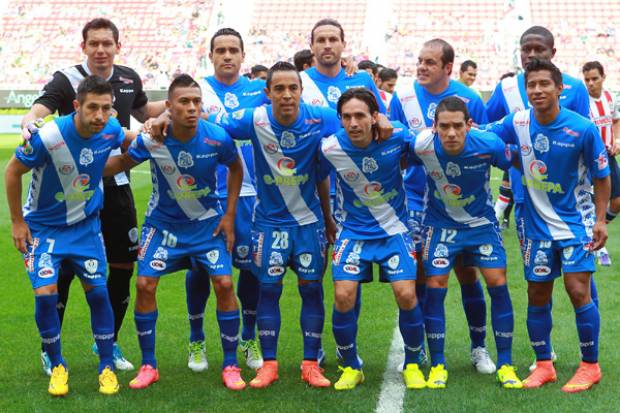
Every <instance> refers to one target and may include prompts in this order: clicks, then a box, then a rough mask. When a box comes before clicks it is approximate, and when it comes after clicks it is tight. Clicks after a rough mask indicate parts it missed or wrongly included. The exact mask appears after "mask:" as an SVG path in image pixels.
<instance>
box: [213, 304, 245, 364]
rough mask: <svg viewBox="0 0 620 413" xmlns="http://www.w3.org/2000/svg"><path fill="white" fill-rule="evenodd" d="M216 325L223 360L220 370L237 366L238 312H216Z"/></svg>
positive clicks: (239, 319)
mask: <svg viewBox="0 0 620 413" xmlns="http://www.w3.org/2000/svg"><path fill="white" fill-rule="evenodd" d="M216 315H217V323H218V325H219V326H220V338H221V339H222V351H223V352H224V360H223V361H222V368H224V367H226V366H237V345H238V344H239V324H241V318H240V317H239V310H232V311H219V310H218V311H217V312H216Z"/></svg>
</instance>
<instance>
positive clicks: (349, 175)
mask: <svg viewBox="0 0 620 413" xmlns="http://www.w3.org/2000/svg"><path fill="white" fill-rule="evenodd" d="M342 175H343V177H344V180H345V181H347V182H355V181H357V180H358V179H359V177H360V174H359V173H358V172H356V171H354V170H350V171H346V172H345V173H344V174H342Z"/></svg>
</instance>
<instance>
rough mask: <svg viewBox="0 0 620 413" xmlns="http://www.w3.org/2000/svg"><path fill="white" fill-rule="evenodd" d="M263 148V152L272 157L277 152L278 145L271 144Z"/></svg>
mask: <svg viewBox="0 0 620 413" xmlns="http://www.w3.org/2000/svg"><path fill="white" fill-rule="evenodd" d="M263 148H264V149H265V152H267V153H268V154H270V155H273V154H274V153H277V152H278V145H276V144H275V143H273V142H271V143H268V144H266V145H263Z"/></svg>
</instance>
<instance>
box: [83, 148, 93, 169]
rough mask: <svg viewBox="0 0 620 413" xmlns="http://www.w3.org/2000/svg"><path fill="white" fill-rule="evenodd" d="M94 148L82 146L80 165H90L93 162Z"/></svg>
mask: <svg viewBox="0 0 620 413" xmlns="http://www.w3.org/2000/svg"><path fill="white" fill-rule="evenodd" d="M93 159H94V156H93V150H92V149H90V148H82V150H81V151H80V165H83V166H88V165H90V164H91V163H93Z"/></svg>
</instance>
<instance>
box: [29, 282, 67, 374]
mask: <svg viewBox="0 0 620 413" xmlns="http://www.w3.org/2000/svg"><path fill="white" fill-rule="evenodd" d="M34 303H35V307H34V318H35V320H36V322H37V327H38V328H39V334H40V335H41V342H42V343H43V349H44V350H45V351H46V352H47V355H48V356H49V358H50V360H51V362H52V368H54V367H56V366H58V365H60V364H62V365H64V366H65V367H66V365H67V363H65V360H64V359H63V358H62V354H61V348H60V347H61V346H60V318H59V317H58V311H57V310H56V304H57V303H58V294H50V295H35V297H34Z"/></svg>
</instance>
